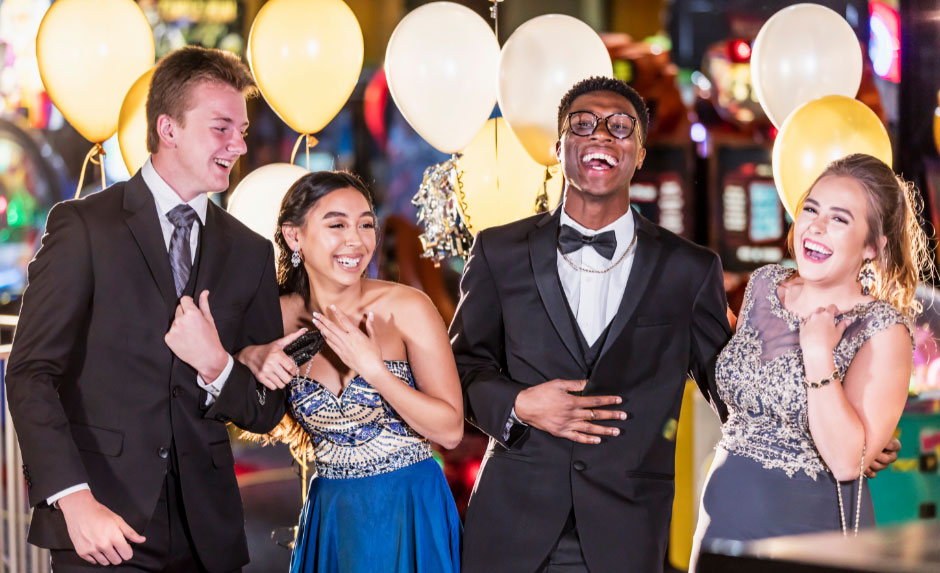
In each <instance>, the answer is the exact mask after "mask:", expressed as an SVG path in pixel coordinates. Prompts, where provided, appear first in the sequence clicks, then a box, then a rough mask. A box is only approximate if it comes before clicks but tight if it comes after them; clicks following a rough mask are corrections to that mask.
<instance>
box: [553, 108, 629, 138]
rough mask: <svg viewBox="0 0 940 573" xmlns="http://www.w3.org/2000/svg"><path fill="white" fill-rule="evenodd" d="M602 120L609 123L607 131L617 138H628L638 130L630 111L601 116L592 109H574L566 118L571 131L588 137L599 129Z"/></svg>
mask: <svg viewBox="0 0 940 573" xmlns="http://www.w3.org/2000/svg"><path fill="white" fill-rule="evenodd" d="M601 121H603V122H604V123H606V124H607V133H609V134H610V135H611V136H612V137H614V138H615V139H626V138H628V137H630V136H631V135H633V132H634V131H636V118H635V117H633V116H632V115H630V114H629V113H612V114H610V115H608V116H607V117H600V116H598V115H596V114H594V113H592V112H590V111H573V112H571V113H569V114H568V117H567V118H566V119H565V123H566V124H567V125H568V129H569V130H571V133H573V134H575V135H580V136H581V137H587V136H589V135H591V134H593V133H594V132H595V131H597V125H598V124H599V123H600V122H601Z"/></svg>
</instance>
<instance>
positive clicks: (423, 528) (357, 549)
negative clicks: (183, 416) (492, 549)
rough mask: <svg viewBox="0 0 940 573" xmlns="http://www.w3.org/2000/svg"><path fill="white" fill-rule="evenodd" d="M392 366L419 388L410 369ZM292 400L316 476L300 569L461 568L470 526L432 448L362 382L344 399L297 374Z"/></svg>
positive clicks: (296, 564) (299, 546)
mask: <svg viewBox="0 0 940 573" xmlns="http://www.w3.org/2000/svg"><path fill="white" fill-rule="evenodd" d="M385 365H386V367H387V368H388V369H389V371H390V372H392V373H393V374H394V375H395V376H397V377H398V378H400V379H401V380H402V381H404V382H405V383H407V384H409V385H411V386H412V387H413V386H414V385H415V382H414V377H413V375H412V373H411V367H410V366H409V364H408V363H407V362H403V361H386V362H385ZM288 400H289V404H290V408H291V410H292V412H293V415H294V417H295V418H296V419H297V420H298V422H300V424H301V426H303V428H304V429H305V430H306V431H307V432H308V434H309V435H310V438H311V441H312V444H313V449H314V455H315V461H314V467H315V469H316V473H315V475H314V477H313V478H312V479H311V481H310V488H309V490H308V495H307V499H306V500H305V502H304V507H303V512H302V514H301V517H300V525H299V527H298V528H297V537H296V539H295V542H294V553H293V555H292V556H291V566H290V570H291V572H296V573H311V572H316V573H339V572H342V573H347V572H348V573H359V572H363V573H364V572H367V571H368V572H370V573H371V572H390V573H391V572H402V573H403V572H426V573H439V572H456V571H458V570H459V566H460V535H461V525H460V519H459V517H458V515H457V508H456V506H455V505H454V499H453V497H452V496H451V493H450V489H449V487H448V485H447V481H446V480H445V479H444V474H443V472H442V471H441V468H440V466H439V465H438V463H437V461H436V460H434V458H433V457H432V451H431V444H430V442H428V440H426V439H425V438H423V437H422V436H420V435H419V434H418V433H417V432H415V431H414V430H413V429H411V428H410V427H409V426H408V424H407V423H406V422H405V421H404V420H403V419H402V418H401V417H400V416H399V415H398V414H397V413H396V412H395V411H394V410H393V409H392V408H391V407H390V406H389V404H388V403H387V402H386V401H385V400H384V399H383V398H382V396H381V395H380V394H379V392H378V391H377V390H375V389H374V388H373V387H372V386H371V385H369V383H368V382H366V381H365V380H364V379H363V378H362V377H361V376H360V377H356V378H354V379H353V380H352V381H350V382H349V384H347V385H346V387H345V388H344V389H343V391H342V393H341V394H340V395H339V396H335V395H334V394H333V393H331V392H330V391H329V390H327V389H326V388H325V387H323V386H321V385H320V384H319V383H318V382H317V381H315V380H312V379H310V378H307V377H304V376H297V377H295V378H294V380H293V381H292V383H291V386H290V395H289V398H288Z"/></svg>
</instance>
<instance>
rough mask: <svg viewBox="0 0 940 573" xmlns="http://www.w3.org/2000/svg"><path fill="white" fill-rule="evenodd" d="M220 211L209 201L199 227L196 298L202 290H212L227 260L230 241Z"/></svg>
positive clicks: (225, 223) (226, 225) (227, 229)
mask: <svg viewBox="0 0 940 573" xmlns="http://www.w3.org/2000/svg"><path fill="white" fill-rule="evenodd" d="M220 211H221V208H220V207H219V206H217V205H216V204H215V203H213V202H212V201H209V208H208V209H207V210H206V224H205V225H203V227H202V229H200V233H201V234H202V237H201V238H200V239H199V242H200V244H201V246H200V249H201V250H202V251H201V254H200V255H199V268H198V269H197V271H196V290H195V292H194V295H195V297H197V298H198V297H199V294H200V293H201V292H202V291H204V290H208V291H209V292H212V290H213V289H214V288H215V285H216V284H217V283H218V279H219V275H220V273H221V272H222V270H223V269H224V268H225V263H226V262H227V261H228V254H229V250H230V246H231V244H232V242H231V241H230V240H229V228H228V224H227V221H226V220H225V219H224V217H223V216H222V214H221V212H220ZM211 298H212V297H211V295H210V299H211ZM210 302H211V301H210Z"/></svg>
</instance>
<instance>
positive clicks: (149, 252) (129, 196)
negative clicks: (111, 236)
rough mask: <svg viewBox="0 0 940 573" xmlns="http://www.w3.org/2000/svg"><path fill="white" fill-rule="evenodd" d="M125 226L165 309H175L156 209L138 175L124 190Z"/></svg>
mask: <svg viewBox="0 0 940 573" xmlns="http://www.w3.org/2000/svg"><path fill="white" fill-rule="evenodd" d="M124 210H125V211H126V212H127V218H126V219H125V222H126V223H127V226H128V227H130V230H131V234H133V235H134V240H135V241H137V246H138V247H139V248H140V252H141V253H143V255H144V259H145V260H146V261H147V266H148V267H149V268H150V274H151V276H152V277H153V280H154V282H156V283H157V287H158V288H159V289H160V294H161V295H163V300H164V302H165V303H166V305H167V308H169V309H175V308H176V286H175V285H174V284H173V273H172V271H171V270H170V256H169V254H167V248H166V243H165V242H164V240H163V230H162V229H161V228H160V221H159V219H158V218H157V217H158V215H157V206H156V203H155V202H154V200H153V195H152V194H151V193H150V189H149V188H147V184H146V183H144V179H143V177H141V175H140V172H139V171H138V172H137V174H136V175H134V177H132V178H131V179H130V180H129V181H128V182H127V183H126V184H125V186H124Z"/></svg>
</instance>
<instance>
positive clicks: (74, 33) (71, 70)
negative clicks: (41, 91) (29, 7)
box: [36, 0, 154, 143]
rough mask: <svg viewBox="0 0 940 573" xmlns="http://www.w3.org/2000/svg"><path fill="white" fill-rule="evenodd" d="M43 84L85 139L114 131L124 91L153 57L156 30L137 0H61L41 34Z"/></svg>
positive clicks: (38, 43)
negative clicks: (154, 31)
mask: <svg viewBox="0 0 940 573" xmlns="http://www.w3.org/2000/svg"><path fill="white" fill-rule="evenodd" d="M36 60H37V62H38V64H39V75H40V77H41V78H42V83H43V85H44V86H45V88H46V92H48V93H49V97H50V98H52V102H53V103H54V104H55V105H56V107H57V108H59V111H61V112H62V115H63V116H65V119H66V120H68V122H69V123H70V124H72V127H74V128H75V129H76V130H78V132H79V133H81V134H82V135H83V136H84V137H85V138H86V139H88V140H90V141H93V142H95V143H101V142H103V141H105V140H106V139H108V138H109V137H111V136H112V135H114V132H115V130H117V125H118V113H119V112H120V109H121V102H122V101H124V94H126V93H127V90H128V88H130V87H131V84H133V83H134V81H135V80H136V79H137V78H139V77H140V74H142V73H144V72H145V71H147V70H148V69H150V68H151V67H153V61H154V47H153V31H152V30H151V29H150V24H149V23H147V18H146V17H145V16H144V13H143V12H141V10H140V8H139V7H138V6H137V4H136V3H134V2H133V1H132V0H57V1H56V2H53V4H52V6H50V7H49V10H47V11H46V15H45V16H43V19H42V23H40V25H39V32H38V33H37V35H36Z"/></svg>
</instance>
